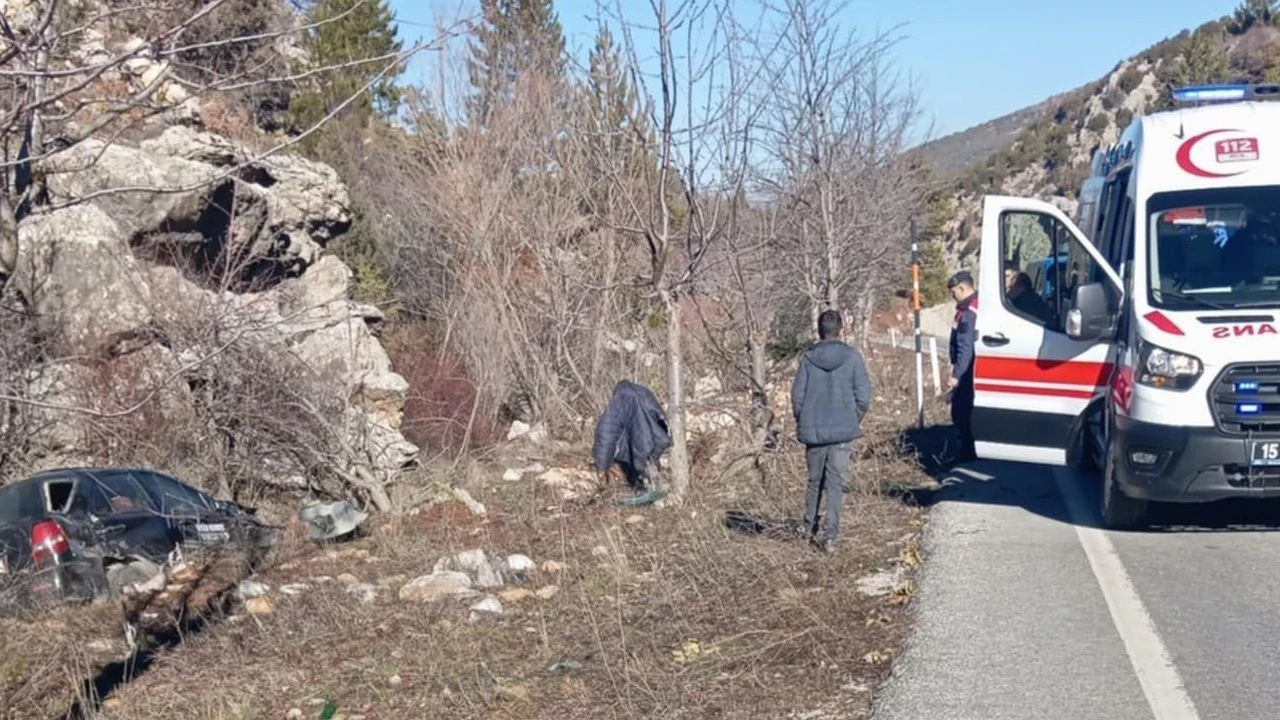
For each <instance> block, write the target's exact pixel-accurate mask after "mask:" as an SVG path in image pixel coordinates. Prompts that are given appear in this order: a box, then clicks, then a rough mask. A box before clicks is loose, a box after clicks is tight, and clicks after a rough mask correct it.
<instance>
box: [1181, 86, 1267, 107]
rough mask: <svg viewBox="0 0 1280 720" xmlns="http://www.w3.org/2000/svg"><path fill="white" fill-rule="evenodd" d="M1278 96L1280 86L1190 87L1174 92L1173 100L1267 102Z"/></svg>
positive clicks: (1194, 101)
mask: <svg viewBox="0 0 1280 720" xmlns="http://www.w3.org/2000/svg"><path fill="white" fill-rule="evenodd" d="M1278 96H1280V85H1277V84H1259V85H1251V84H1248V83H1240V84H1221V85H1188V86H1187V87H1181V88H1178V89H1176V90H1174V91H1173V99H1174V100H1177V101H1178V102H1180V103H1197V102H1235V101H1238V100H1265V99H1272V98H1276V97H1278Z"/></svg>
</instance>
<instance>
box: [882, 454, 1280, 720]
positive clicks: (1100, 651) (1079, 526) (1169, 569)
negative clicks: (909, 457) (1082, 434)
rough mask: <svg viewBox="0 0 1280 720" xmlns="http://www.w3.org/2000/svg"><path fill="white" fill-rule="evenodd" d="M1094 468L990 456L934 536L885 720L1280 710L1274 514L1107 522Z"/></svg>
mask: <svg viewBox="0 0 1280 720" xmlns="http://www.w3.org/2000/svg"><path fill="white" fill-rule="evenodd" d="M1097 496H1098V487H1097V480H1096V479H1094V478H1090V477H1085V476H1079V475H1076V474H1073V473H1071V471H1065V470H1062V469H1052V468H1045V467H1039V466H1023V465H1014V464H1004V463H991V462H978V463H974V464H971V465H968V466H966V467H965V468H962V469H961V470H959V471H956V472H953V473H952V474H951V476H950V477H949V479H948V481H947V483H946V484H945V486H944V488H943V489H942V490H941V491H939V492H938V493H937V494H936V495H935V496H934V498H932V501H933V503H934V507H933V511H932V516H931V520H930V523H929V526H928V527H927V529H926V531H925V536H924V538H923V550H924V553H925V565H924V569H923V570H922V573H921V576H920V579H919V588H918V591H917V593H918V594H917V597H916V601H915V612H916V627H915V629H914V631H913V634H912V636H911V638H910V640H909V641H908V646H907V648H906V650H905V652H904V653H903V655H902V657H900V658H899V659H898V661H897V663H896V666H895V670H894V674H893V677H892V678H890V680H889V681H888V682H887V684H886V685H885V686H884V687H883V688H881V691H880V693H879V694H878V696H877V700H876V704H875V708H874V710H873V715H872V717H873V718H875V719H876V720H908V719H909V720H961V719H963V720H970V719H972V720H1005V719H1009V720H1014V719H1016V720H1031V719H1039V720H1057V719H1058V718H1061V719H1062V720H1086V719H1089V718H1099V719H1108V720H1109V719H1111V718H1115V719H1117V720H1148V719H1150V718H1155V719H1156V720H1210V719H1213V720H1218V719H1223V720H1225V719H1227V718H1232V719H1239V718H1250V719H1252V718H1258V719H1261V718H1280V509H1278V508H1277V506H1276V505H1274V504H1267V505H1258V504H1239V503H1229V504H1224V505H1213V506H1200V507H1195V506H1190V507H1163V508H1160V509H1159V510H1158V511H1157V513H1156V515H1155V516H1154V517H1155V520H1156V525H1157V527H1156V528H1154V529H1152V530H1148V531H1145V532H1111V531H1104V530H1101V529H1099V528H1098V520H1097V505H1098V502H1097Z"/></svg>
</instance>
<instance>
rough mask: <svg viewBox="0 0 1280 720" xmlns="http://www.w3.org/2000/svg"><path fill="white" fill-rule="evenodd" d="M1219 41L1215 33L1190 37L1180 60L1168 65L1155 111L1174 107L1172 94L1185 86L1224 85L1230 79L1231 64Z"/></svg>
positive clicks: (1177, 59) (1204, 33) (1200, 33)
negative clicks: (1162, 90)
mask: <svg viewBox="0 0 1280 720" xmlns="http://www.w3.org/2000/svg"><path fill="white" fill-rule="evenodd" d="M1220 40H1221V38H1220V37H1219V35H1218V34H1217V33H1213V32H1205V31H1200V32H1197V33H1195V34H1194V35H1192V36H1191V40H1190V41H1189V42H1188V43H1187V46H1186V48H1185V49H1184V50H1183V51H1182V56H1181V57H1179V58H1175V59H1174V60H1171V61H1169V62H1170V63H1172V64H1171V66H1170V69H1169V70H1168V72H1167V73H1162V74H1164V76H1165V79H1166V81H1167V82H1166V85H1165V88H1164V92H1163V93H1162V94H1161V97H1160V99H1159V100H1158V101H1157V109H1158V110H1167V109H1170V108H1172V107H1174V106H1175V105H1176V103H1175V102H1174V100H1173V91H1174V90H1175V89H1177V88H1179V87H1185V86H1187V85H1204V84H1211V83H1221V82H1228V81H1229V80H1230V79H1231V78H1230V77H1229V76H1230V75H1231V63H1230V61H1229V59H1228V57H1227V54H1226V53H1225V52H1224V51H1223V49H1222V44H1221V42H1220Z"/></svg>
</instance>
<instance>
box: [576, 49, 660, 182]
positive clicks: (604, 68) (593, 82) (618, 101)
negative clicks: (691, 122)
mask: <svg viewBox="0 0 1280 720" xmlns="http://www.w3.org/2000/svg"><path fill="white" fill-rule="evenodd" d="M584 105H585V106H586V107H585V114H586V116H587V117H586V120H587V122H586V124H587V127H588V129H589V131H590V135H591V137H592V140H593V144H592V147H593V150H594V151H595V152H596V153H597V156H598V157H600V158H608V159H609V161H610V162H611V164H612V165H614V166H615V167H617V168H618V169H619V170H621V171H622V172H625V173H627V174H632V173H634V172H635V171H636V170H637V169H638V168H639V167H644V166H646V165H648V164H650V163H645V156H646V155H647V148H648V147H649V146H650V141H651V139H652V138H651V137H650V135H651V130H650V128H649V126H648V122H647V118H646V115H645V113H644V109H643V107H642V106H641V104H640V101H639V97H638V96H637V95H636V92H635V90H634V89H633V88H632V86H631V83H630V82H629V80H628V79H627V74H626V71H625V69H624V67H623V64H622V58H621V56H620V54H619V52H618V49H617V48H616V47H615V46H614V43H613V34H612V33H610V32H609V28H608V27H606V26H603V25H602V26H601V27H600V29H599V31H598V32H597V33H596V42H595V46H594V47H593V48H592V50H591V54H590V56H589V58H588V72H587V86H586V92H585V102H584Z"/></svg>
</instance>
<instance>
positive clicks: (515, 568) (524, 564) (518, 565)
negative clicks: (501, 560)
mask: <svg viewBox="0 0 1280 720" xmlns="http://www.w3.org/2000/svg"><path fill="white" fill-rule="evenodd" d="M537 567H538V565H537V563H535V562H534V561H533V560H532V559H530V558H529V556H528V555H508V556H507V569H509V570H511V572H517V573H525V572H532V571H533V570H534V569H535V568H537Z"/></svg>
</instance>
